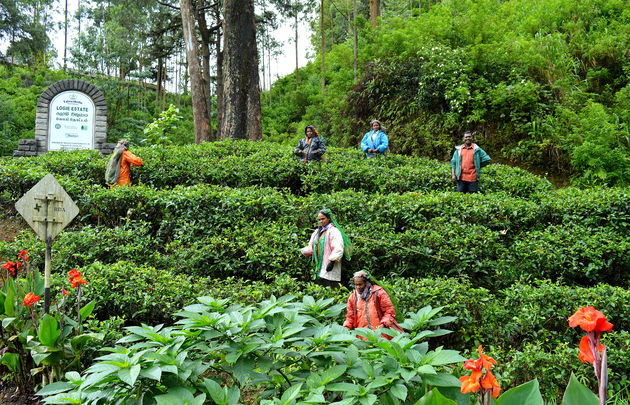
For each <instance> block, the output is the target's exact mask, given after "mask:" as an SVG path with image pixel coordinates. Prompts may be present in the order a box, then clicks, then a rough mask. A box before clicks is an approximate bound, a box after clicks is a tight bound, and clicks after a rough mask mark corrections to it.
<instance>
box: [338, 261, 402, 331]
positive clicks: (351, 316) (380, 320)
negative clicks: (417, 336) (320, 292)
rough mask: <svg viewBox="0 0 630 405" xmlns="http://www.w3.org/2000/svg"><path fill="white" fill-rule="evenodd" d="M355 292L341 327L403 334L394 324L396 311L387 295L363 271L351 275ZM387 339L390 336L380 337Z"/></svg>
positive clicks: (350, 299)
mask: <svg viewBox="0 0 630 405" xmlns="http://www.w3.org/2000/svg"><path fill="white" fill-rule="evenodd" d="M353 279H354V286H355V290H354V291H353V292H352V294H350V298H348V307H347V312H346V321H345V322H344V323H343V326H344V327H346V328H348V329H356V328H370V329H373V330H376V329H380V328H391V329H395V330H397V331H399V332H403V330H402V328H401V327H400V326H399V325H398V323H397V322H396V310H395V309H394V305H393V304H392V301H391V299H390V298H389V295H388V294H387V292H385V290H384V289H383V288H382V287H380V286H378V285H376V284H372V282H371V281H370V279H369V278H368V275H367V274H366V272H364V271H358V272H356V273H354V275H353ZM382 336H383V337H385V338H387V339H391V337H390V336H387V335H385V334H383V335H382Z"/></svg>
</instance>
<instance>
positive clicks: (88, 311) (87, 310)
mask: <svg viewBox="0 0 630 405" xmlns="http://www.w3.org/2000/svg"><path fill="white" fill-rule="evenodd" d="M95 304H96V301H91V302H90V303H89V304H86V305H85V306H84V307H83V308H81V309H80V310H79V315H80V316H81V319H86V318H87V317H88V316H90V314H91V313H92V311H94V305H95Z"/></svg>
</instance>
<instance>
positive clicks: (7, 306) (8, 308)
mask: <svg viewBox="0 0 630 405" xmlns="http://www.w3.org/2000/svg"><path fill="white" fill-rule="evenodd" d="M12 284H13V282H12V281H11V279H9V280H8V281H7V286H8V287H7V296H6V297H5V298H4V313H5V314H6V315H7V316H8V317H13V316H15V292H14V290H13V288H12Z"/></svg>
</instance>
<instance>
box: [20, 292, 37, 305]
mask: <svg viewBox="0 0 630 405" xmlns="http://www.w3.org/2000/svg"><path fill="white" fill-rule="evenodd" d="M37 301H39V295H35V294H33V293H32V292H30V293H28V294H26V296H25V297H24V303H23V304H22V306H27V305H28V306H29V307H32V306H33V304H34V303H36V302H37Z"/></svg>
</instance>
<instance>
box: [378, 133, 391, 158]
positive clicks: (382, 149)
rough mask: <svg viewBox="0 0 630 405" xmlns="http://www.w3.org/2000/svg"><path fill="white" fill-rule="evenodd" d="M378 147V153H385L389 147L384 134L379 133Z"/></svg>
mask: <svg viewBox="0 0 630 405" xmlns="http://www.w3.org/2000/svg"><path fill="white" fill-rule="evenodd" d="M379 140H380V141H381V142H380V145H378V151H379V152H380V153H385V151H386V150H387V147H388V146H389V140H388V139H387V135H386V134H385V132H383V131H381V135H380V136H379Z"/></svg>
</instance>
